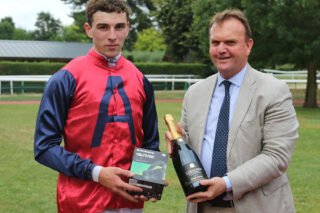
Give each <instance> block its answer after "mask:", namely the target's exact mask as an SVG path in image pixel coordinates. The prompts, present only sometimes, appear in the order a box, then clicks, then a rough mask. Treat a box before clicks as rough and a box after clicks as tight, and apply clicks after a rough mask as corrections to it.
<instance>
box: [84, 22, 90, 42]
mask: <svg viewBox="0 0 320 213" xmlns="http://www.w3.org/2000/svg"><path fill="white" fill-rule="evenodd" d="M84 29H85V30H86V33H87V36H88V37H89V38H92V31H91V29H92V27H91V26H90V24H89V23H88V22H87V23H85V24H84Z"/></svg>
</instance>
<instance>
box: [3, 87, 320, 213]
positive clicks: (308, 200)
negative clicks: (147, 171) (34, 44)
mask: <svg viewBox="0 0 320 213" xmlns="http://www.w3.org/2000/svg"><path fill="white" fill-rule="evenodd" d="M160 95H161V97H162V99H182V97H183V92H180V93H178V94H174V95H172V94H171V95H170V97H169V96H165V95H163V94H157V92H156V97H160ZM40 98H41V96H40ZM157 99H158V98H157ZM0 100H3V99H2V98H0ZM38 107H39V105H38V104H20V105H13V104H9V105H1V104H0V195H1V196H0V212H6V213H11V212H12V213H13V212H14V213H16V212H24V213H25V212H30V213H31V212H47V213H50V212H57V209H56V182H57V177H58V173H57V172H55V171H52V170H51V169H49V168H46V167H44V166H42V165H40V164H38V163H36V162H35V161H34V159H33V136H34V126H35V119H36V114H37V111H38ZM180 110H181V103H157V111H158V121H159V131H160V141H161V143H160V146H161V147H160V149H161V150H162V151H163V152H167V148H166V144H165V140H164V132H165V131H166V129H167V127H166V126H165V124H164V121H163V117H164V115H165V114H166V113H171V114H173V115H174V117H175V119H176V120H177V121H178V120H179V119H180ZM296 111H297V115H298V119H299V123H300V128H299V135H300V136H299V139H298V141H297V144H296V147H295V150H294V153H293V157H292V161H291V164H290V167H289V169H288V175H289V176H290V183H291V187H292V191H293V194H294V199H295V205H296V210H297V212H301V213H304V212H319V209H320V169H319V156H320V143H319V130H320V109H304V108H301V107H296ZM167 180H168V182H169V187H166V188H165V189H164V192H163V197H162V200H161V201H159V202H157V203H151V202H147V203H146V205H145V211H144V212H147V213H161V212H163V213H177V212H184V208H185V198H184V194H183V192H182V189H181V187H180V185H179V182H178V179H177V177H176V174H175V171H174V169H173V166H172V164H171V161H170V160H169V165H168V170H167Z"/></svg>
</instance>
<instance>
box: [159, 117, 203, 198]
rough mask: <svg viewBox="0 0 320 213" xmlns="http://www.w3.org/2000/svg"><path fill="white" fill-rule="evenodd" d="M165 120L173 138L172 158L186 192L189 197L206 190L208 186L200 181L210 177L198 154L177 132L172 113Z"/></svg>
mask: <svg viewBox="0 0 320 213" xmlns="http://www.w3.org/2000/svg"><path fill="white" fill-rule="evenodd" d="M164 120H165V122H166V124H167V126H168V129H169V131H170V133H171V135H172V138H173V140H172V154H171V158H172V162H173V165H174V168H175V170H176V173H177V176H178V178H179V181H180V184H181V186H182V188H183V191H184V194H185V195H186V197H187V196H189V195H191V194H193V193H196V192H199V191H206V190H207V188H208V187H207V186H202V185H200V183H199V181H200V180H203V179H208V177H207V174H206V172H205V171H204V169H203V167H202V164H201V162H200V160H199V157H198V155H197V154H196V153H195V151H194V150H193V149H192V148H191V147H190V145H189V144H187V143H186V142H185V140H184V139H183V138H182V136H181V135H180V134H179V133H178V132H177V128H176V125H175V124H174V119H173V117H172V115H171V114H167V115H165V117H164Z"/></svg>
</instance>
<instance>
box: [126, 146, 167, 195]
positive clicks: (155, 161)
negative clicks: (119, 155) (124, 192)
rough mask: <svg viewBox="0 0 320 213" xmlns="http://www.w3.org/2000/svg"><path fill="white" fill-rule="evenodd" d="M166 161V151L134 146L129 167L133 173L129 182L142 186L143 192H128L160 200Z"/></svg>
mask: <svg viewBox="0 0 320 213" xmlns="http://www.w3.org/2000/svg"><path fill="white" fill-rule="evenodd" d="M167 161H168V154H166V153H162V152H157V151H153V150H148V149H142V148H135V150H134V154H133V159H132V164H131V169H130V171H131V172H133V173H134V174H135V175H134V177H133V178H130V179H129V184H131V185H135V186H138V187H140V188H142V189H143V192H141V193H137V192H129V193H130V194H131V195H144V196H145V197H148V198H156V199H157V200H161V195H162V190H163V186H164V180H165V177H166V170H167Z"/></svg>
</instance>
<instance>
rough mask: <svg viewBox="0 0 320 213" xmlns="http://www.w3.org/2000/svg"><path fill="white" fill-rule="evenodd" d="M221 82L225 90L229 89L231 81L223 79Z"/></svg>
mask: <svg viewBox="0 0 320 213" xmlns="http://www.w3.org/2000/svg"><path fill="white" fill-rule="evenodd" d="M222 83H223V84H224V88H225V89H226V91H229V88H230V85H231V82H230V81H226V80H225V81H223V82H222Z"/></svg>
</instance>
